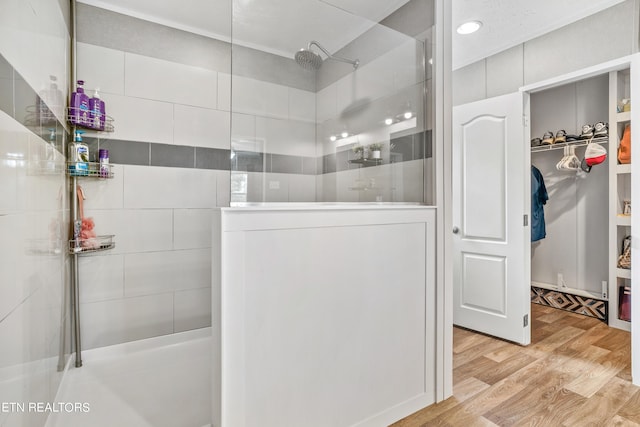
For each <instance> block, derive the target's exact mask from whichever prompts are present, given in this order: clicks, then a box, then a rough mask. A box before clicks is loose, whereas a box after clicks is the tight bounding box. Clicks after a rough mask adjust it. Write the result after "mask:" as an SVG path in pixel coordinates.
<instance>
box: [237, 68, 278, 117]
mask: <svg viewBox="0 0 640 427" xmlns="http://www.w3.org/2000/svg"><path fill="white" fill-rule="evenodd" d="M232 84H233V91H232V92H233V93H232V94H231V97H232V106H233V111H234V112H238V113H246V114H255V115H258V116H265V117H276V118H283V119H286V118H288V117H289V91H288V88H287V87H286V86H281V85H277V84H274V83H268V82H263V81H260V80H254V79H250V78H247V77H240V76H233V77H232Z"/></svg>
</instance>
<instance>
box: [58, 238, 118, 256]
mask: <svg viewBox="0 0 640 427" xmlns="http://www.w3.org/2000/svg"><path fill="white" fill-rule="evenodd" d="M114 237H115V235H113V234H110V235H105V236H96V237H93V238H91V239H76V240H69V253H71V254H78V255H79V254H85V253H91V252H100V251H106V250H109V249H113V248H115V247H116V242H114V241H113V238H114Z"/></svg>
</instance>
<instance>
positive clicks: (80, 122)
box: [69, 80, 90, 126]
mask: <svg viewBox="0 0 640 427" xmlns="http://www.w3.org/2000/svg"><path fill="white" fill-rule="evenodd" d="M83 85H84V81H83V80H78V87H77V88H76V91H75V92H73V93H72V94H71V106H70V111H69V121H70V122H71V123H72V124H74V125H77V126H89V125H90V120H89V96H88V95H87V94H86V93H84V89H83V87H82V86H83Z"/></svg>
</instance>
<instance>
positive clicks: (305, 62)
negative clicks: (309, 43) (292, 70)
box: [295, 49, 322, 71]
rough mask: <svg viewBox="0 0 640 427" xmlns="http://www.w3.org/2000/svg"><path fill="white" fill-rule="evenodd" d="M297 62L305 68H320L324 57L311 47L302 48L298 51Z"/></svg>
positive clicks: (311, 69)
mask: <svg viewBox="0 0 640 427" xmlns="http://www.w3.org/2000/svg"><path fill="white" fill-rule="evenodd" d="M295 59H296V62H297V63H298V65H299V66H301V67H302V68H304V69H305V70H310V71H313V70H318V69H319V68H320V67H321V66H322V58H321V57H320V55H318V54H317V53H314V52H312V51H311V50H309V49H300V50H299V51H297V52H296V56H295Z"/></svg>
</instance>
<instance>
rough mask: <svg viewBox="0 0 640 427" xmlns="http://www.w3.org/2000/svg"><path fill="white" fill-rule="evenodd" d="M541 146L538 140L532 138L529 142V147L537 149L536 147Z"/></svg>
mask: <svg viewBox="0 0 640 427" xmlns="http://www.w3.org/2000/svg"><path fill="white" fill-rule="evenodd" d="M541 144H542V140H541V139H540V138H533V139H532V140H531V146H532V147H537V146H539V145H541Z"/></svg>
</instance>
